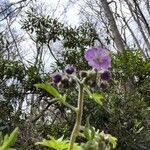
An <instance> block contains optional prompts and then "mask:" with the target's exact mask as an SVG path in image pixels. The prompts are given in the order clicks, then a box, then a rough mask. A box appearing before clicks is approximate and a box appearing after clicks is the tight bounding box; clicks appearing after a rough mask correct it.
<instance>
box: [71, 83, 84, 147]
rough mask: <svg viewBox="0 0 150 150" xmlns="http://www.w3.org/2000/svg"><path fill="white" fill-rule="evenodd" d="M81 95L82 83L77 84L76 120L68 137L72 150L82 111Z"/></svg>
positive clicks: (82, 94)
mask: <svg viewBox="0 0 150 150" xmlns="http://www.w3.org/2000/svg"><path fill="white" fill-rule="evenodd" d="M83 96H84V86H83V84H82V83H80V84H79V95H78V107H77V109H76V122H75V125H74V128H73V131H72V133H71V137H70V146H69V150H73V145H74V143H75V141H76V137H77V136H78V135H79V130H80V125H81V120H82V113H83Z"/></svg>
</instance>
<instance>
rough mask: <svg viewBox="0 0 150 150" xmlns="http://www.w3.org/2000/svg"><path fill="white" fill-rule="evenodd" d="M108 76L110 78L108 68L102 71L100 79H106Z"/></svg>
mask: <svg viewBox="0 0 150 150" xmlns="http://www.w3.org/2000/svg"><path fill="white" fill-rule="evenodd" d="M110 78H111V73H110V72H109V71H108V70H106V71H104V72H103V73H102V74H101V79H102V80H106V81H108V80H110Z"/></svg>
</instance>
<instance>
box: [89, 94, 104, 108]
mask: <svg viewBox="0 0 150 150" xmlns="http://www.w3.org/2000/svg"><path fill="white" fill-rule="evenodd" d="M91 96H92V98H93V99H94V100H95V102H97V103H98V104H101V105H102V100H103V99H104V97H103V96H102V94H100V93H92V95H91Z"/></svg>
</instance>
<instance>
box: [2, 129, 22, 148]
mask: <svg viewBox="0 0 150 150" xmlns="http://www.w3.org/2000/svg"><path fill="white" fill-rule="evenodd" d="M18 133H19V128H16V129H15V130H14V131H13V132H12V133H11V134H10V136H8V135H5V137H4V140H3V143H2V145H1V146H0V150H8V149H9V148H10V147H11V146H12V145H13V144H14V142H15V140H16V138H17V135H18Z"/></svg>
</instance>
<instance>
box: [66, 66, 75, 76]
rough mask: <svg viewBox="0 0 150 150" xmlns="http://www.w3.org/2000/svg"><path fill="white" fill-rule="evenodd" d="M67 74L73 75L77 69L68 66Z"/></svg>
mask: <svg viewBox="0 0 150 150" xmlns="http://www.w3.org/2000/svg"><path fill="white" fill-rule="evenodd" d="M65 71H66V73H68V74H72V73H73V72H74V71H75V68H74V66H73V65H67V66H66V68H65Z"/></svg>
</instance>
